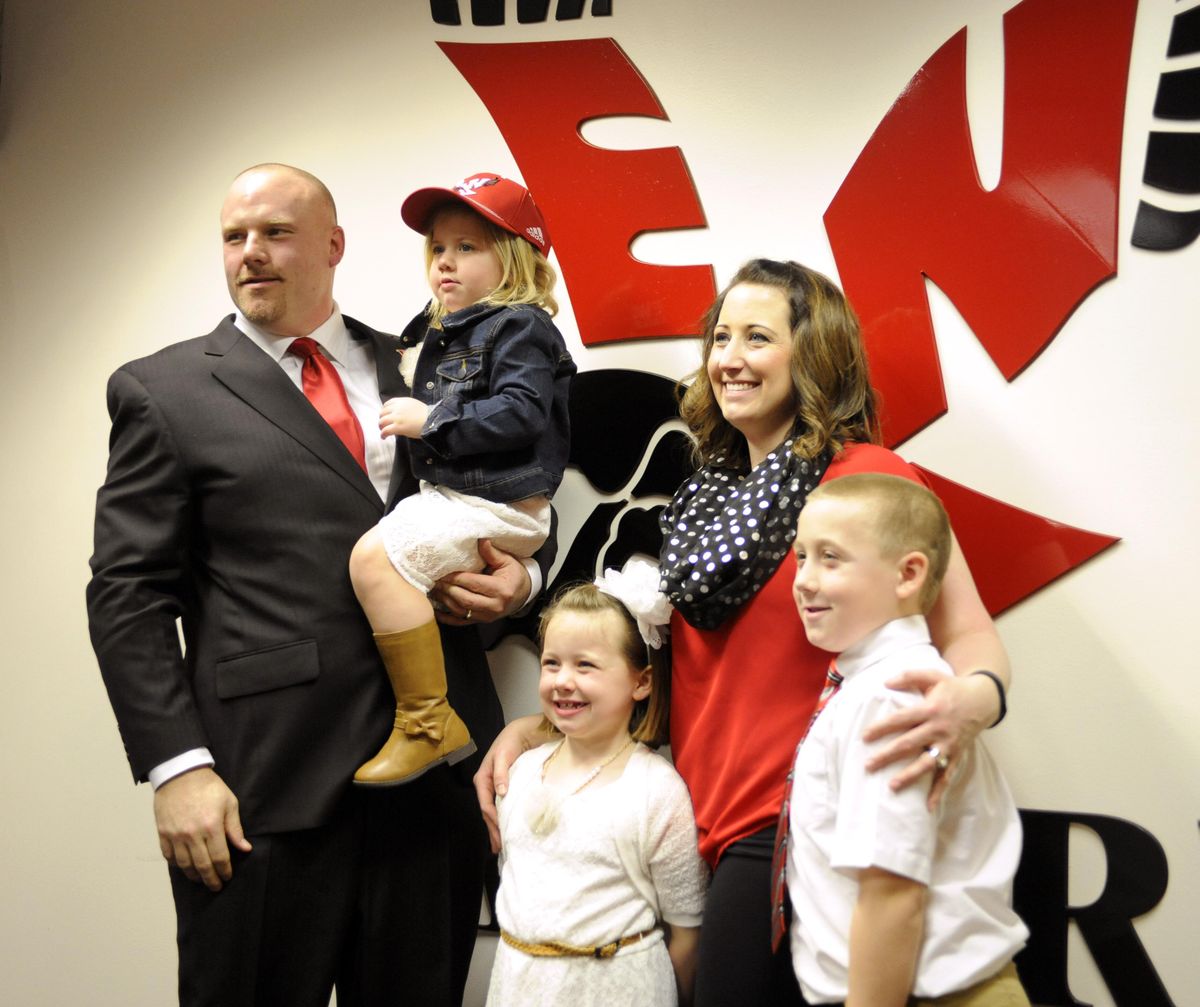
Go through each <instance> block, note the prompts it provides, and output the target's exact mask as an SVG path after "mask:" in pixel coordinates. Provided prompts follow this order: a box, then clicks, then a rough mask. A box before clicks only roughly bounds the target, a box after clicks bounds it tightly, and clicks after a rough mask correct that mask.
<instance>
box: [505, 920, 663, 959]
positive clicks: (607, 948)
mask: <svg viewBox="0 0 1200 1007" xmlns="http://www.w3.org/2000/svg"><path fill="white" fill-rule="evenodd" d="M657 929H658V927H651V928H650V929H649V930H643V931H642V932H641V933H640V934H630V935H629V936H628V937H622V938H621V939H620V940H617V941H613V942H612V943H611V944H598V945H596V946H595V947H582V946H580V945H578V944H567V943H565V942H563V941H547V942H546V943H545V944H530V943H529V942H528V941H523V940H520V939H518V938H516V937H514V936H513V935H512V934H510V933H509V932H508V931H507V930H501V931H500V937H501V939H502V940H503V941H504V943H505V944H507V945H509V946H510V947H514V948H516V949H517V950H518V951H524V952H525V953H526V954H527V955H533V956H534V957H535V958H611V957H612V956H613V955H615V954H616V953H617V952H618V951H620V950H621V948H627V947H629V945H630V944H636V943H637V942H638V941H640V940H642V939H643V938H645V937H649V936H650V935H651V934H652V933H654V932H655V931H656V930H657Z"/></svg>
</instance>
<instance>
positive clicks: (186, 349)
mask: <svg viewBox="0 0 1200 1007" xmlns="http://www.w3.org/2000/svg"><path fill="white" fill-rule="evenodd" d="M221 227H222V236H223V243H224V250H225V272H226V278H227V280H228V283H229V289H230V293H231V295H232V297H233V300H234V302H235V305H236V307H237V309H238V310H237V312H236V313H235V314H234V315H232V316H230V317H228V318H226V319H224V320H223V321H222V322H221V323H220V324H219V325H218V326H217V327H216V328H215V329H214V330H213V331H212V332H210V333H208V335H206V336H201V337H199V338H197V339H191V340H189V341H186V342H182V343H177V344H175V345H173V346H169V347H167V348H166V349H164V350H162V351H160V352H158V353H156V354H154V355H152V356H150V357H147V358H144V359H142V360H137V361H134V362H132V363H130V364H127V365H125V366H124V367H122V368H121V369H120V370H118V371H117V372H116V373H115V374H114V375H113V377H112V379H111V380H110V382H109V387H108V407H109V412H110V415H111V417H112V424H113V425H112V435H111V439H110V449H111V451H110V458H109V466H108V474H107V478H106V480H105V483H104V486H103V487H102V488H101V490H100V492H99V494H98V499H97V506H96V539H95V555H94V556H93V557H92V561H91V563H92V571H93V578H92V581H91V583H90V585H89V587H88V592H87V595H88V612H89V617H90V624H91V633H92V641H93V645H94V647H95V650H96V654H97V657H98V659H99V663H100V668H101V671H102V673H103V676H104V681H105V684H106V686H107V688H108V693H109V697H110V699H111V701H112V705H113V709H114V711H115V713H116V717H117V722H118V725H119V727H120V731H121V736H122V739H123V740H124V743H125V748H126V752H127V754H128V757H129V760H130V763H131V766H132V769H133V775H134V778H135V779H136V780H139V781H141V780H147V779H148V780H150V782H151V783H152V784H153V785H154V786H155V788H156V789H155V795H154V814H155V820H156V823H157V828H158V835H159V842H160V846H161V848H162V852H163V856H164V857H165V858H166V860H167V861H168V863H169V865H170V866H169V870H170V874H171V883H172V889H173V893H174V897H175V904H176V914H177V920H178V942H179V953H180V1001H181V1003H183V1004H187V1005H199V1004H213V1005H220V1007H237V1005H247V1007H248V1005H274V1004H278V1005H287V1007H303V1005H312V1007H326V1005H327V1003H328V1000H329V996H330V991H331V989H332V988H333V986H334V985H335V983H336V986H337V992H338V1003H339V1005H340V1007H354V1005H376V1004H378V1005H384V1004H386V1005H388V1007H397V1005H402V1004H421V1005H436V1004H458V1003H459V1002H460V1000H461V996H462V990H463V986H464V984H465V981H466V973H467V968H468V965H469V962H470V955H471V950H472V947H473V945H474V938H475V928H476V920H477V916H478V911H479V905H480V893H481V886H482V873H483V863H484V857H485V852H486V842H487V841H486V835H485V832H484V828H483V825H482V823H481V821H480V819H479V814H478V809H477V806H476V803H475V797H474V792H473V790H472V788H471V786H470V774H471V773H472V772H473V771H474V768H475V764H476V760H475V759H472V760H469V761H467V762H464V763H462V764H460V765H459V766H456V767H454V768H449V767H446V766H442V767H439V768H437V769H434V770H432V771H431V772H429V773H428V774H426V775H425V776H424V777H422V778H421V779H420V780H417V781H415V782H414V783H412V784H409V785H406V786H402V787H395V788H387V789H382V790H380V789H375V790H363V789H359V788H353V787H351V784H350V781H351V778H352V776H353V774H354V771H355V769H356V768H357V767H358V766H359V765H360V764H361V763H362V762H364V761H365V760H366V759H368V758H370V756H371V755H372V754H373V753H374V752H375V751H376V750H377V749H378V748H379V746H380V744H381V743H382V742H383V740H384V738H385V737H386V736H387V735H388V733H389V730H390V728H391V726H392V716H393V711H394V700H393V698H392V696H391V693H390V690H389V688H388V686H387V681H386V678H385V675H384V672H383V669H382V667H381V665H380V662H379V658H378V655H377V653H376V650H375V647H374V645H373V643H372V638H371V633H370V628H369V626H368V624H367V622H366V620H365V618H364V617H363V616H362V614H361V612H360V611H359V608H358V605H357V604H356V601H355V597H354V593H353V590H352V588H351V585H350V579H349V576H348V573H347V560H348V557H349V555H350V550H351V548H352V547H353V545H354V543H355V542H356V541H357V539H358V537H359V536H360V535H362V534H363V532H365V531H366V530H367V529H368V528H370V527H371V526H373V525H374V524H375V523H376V522H377V521H378V520H379V518H380V516H381V515H382V514H383V513H384V511H385V509H386V508H388V507H390V506H391V505H392V504H393V503H394V502H395V501H396V500H397V499H398V498H399V497H401V496H403V495H405V494H407V493H409V492H412V491H413V490H414V489H415V488H416V484H415V481H414V480H413V478H412V476H411V474H410V473H409V471H408V465H407V456H406V453H405V449H404V446H403V445H402V444H401V445H400V446H399V447H397V445H396V444H395V443H394V441H392V440H387V441H384V440H381V439H380V438H379V435H378V427H377V414H378V410H379V406H380V402H381V399H384V398H389V397H392V396H396V395H404V394H407V390H406V389H405V387H404V385H403V383H402V381H401V379H400V378H399V375H398V371H397V366H396V365H397V363H398V357H397V354H396V345H395V342H394V341H393V340H392V338H391V337H389V336H386V335H384V334H382V333H379V332H376V331H375V330H373V329H371V328H369V327H367V326H366V325H363V324H362V323H360V322H357V321H355V320H354V319H351V318H349V317H346V316H343V315H342V314H341V313H340V311H339V310H338V308H337V305H336V304H335V303H334V300H333V277H334V270H335V268H336V267H337V265H338V263H339V262H340V261H341V258H342V254H343V251H344V248H345V236H344V234H343V232H342V229H341V228H340V227H339V226H338V224H337V217H336V210H335V207H334V203H333V200H332V198H331V197H330V195H329V193H328V190H327V189H326V188H325V186H324V185H322V184H321V182H320V181H319V180H317V179H316V178H314V177H313V176H312V175H309V174H308V173H307V172H303V171H300V170H298V169H295V168H290V167H287V166H283V165H260V166H258V167H256V168H252V169H249V170H247V171H246V172H243V173H242V174H241V175H239V176H238V178H237V179H235V181H234V183H233V186H232V188H231V189H230V192H229V195H228V197H227V198H226V200H225V203H224V206H223V208H222V212H221ZM305 336H311V337H312V338H314V339H315V340H316V342H317V343H318V345H319V346H320V349H321V351H322V353H323V355H324V356H325V357H326V358H327V359H328V360H329V361H331V362H332V364H333V365H334V368H335V369H336V371H337V373H338V375H339V378H340V381H341V383H342V385H343V386H344V388H345V392H346V398H347V401H348V403H349V405H350V406H351V407H352V409H353V411H354V412H355V414H356V416H357V418H358V420H359V425H360V427H361V429H362V433H363V436H364V441H365V445H364V457H363V459H361V460H356V459H355V457H354V455H352V454H351V452H350V451H349V450H347V448H346V446H345V445H344V443H343V441H342V440H340V439H339V437H338V435H337V434H335V433H334V431H333V429H332V428H331V427H330V425H329V424H328V423H327V422H326V420H325V419H323V418H322V416H321V414H320V413H318V412H317V410H316V409H315V408H314V407H313V406H312V405H311V404H310V402H309V400H308V399H307V398H306V397H305V394H304V392H303V391H302V390H301V379H300V370H301V368H302V367H303V363H302V361H301V360H300V358H299V357H296V356H294V354H293V353H291V352H289V348H290V346H291V343H292V340H293V339H295V338H297V337H305ZM364 464H365V467H364ZM551 551H552V549H551ZM485 559H487V560H489V562H490V563H491V571H490V573H489V574H486V575H477V576H473V575H460V576H459V577H457V578H452V583H451V584H448V585H446V586H445V587H444V588H443V590H442V592H441V597H442V600H443V601H445V602H446V603H447V604H448V606H449V608H450V615H449V616H448V617H447V619H448V621H449V622H451V623H457V624H459V625H458V626H448V627H443V646H444V649H445V654H446V670H447V678H448V682H449V693H450V699H451V701H452V702H453V704H454V706H455V708H456V709H457V710H458V711H459V713H460V714H461V715H462V717H463V719H464V720H465V721H466V722H467V724H468V726H469V728H470V731H471V734H472V736H473V737H474V738H475V739H476V740H477V742H478V743H479V745H480V749H481V750H486V748H487V746H488V744H489V743H490V741H491V740H492V738H493V737H494V735H495V733H496V731H497V730H498V728H499V727H500V726H501V724H502V715H501V710H500V705H499V701H498V700H497V697H496V693H495V690H494V688H493V686H492V682H491V678H490V675H489V674H488V669H487V664H486V661H485V659H484V655H483V650H482V647H481V646H480V643H479V639H478V635H477V632H476V630H475V628H474V626H472V625H467V626H465V627H464V626H462V625H461V624H462V623H464V622H465V621H466V620H467V619H468V618H469V619H472V620H474V621H479V620H480V619H484V620H489V619H492V618H496V617H499V616H501V615H503V614H506V613H507V612H509V611H510V610H512V609H513V608H515V607H518V606H519V605H520V604H522V603H523V602H524V601H525V600H526V599H527V597H528V595H529V592H530V588H531V585H530V573H529V571H527V569H526V568H525V567H524V566H523V565H522V564H521V563H520V562H518V561H516V560H514V559H512V558H511V557H508V556H505V555H503V554H499V553H496V552H494V551H492V550H490V549H486V550H485ZM542 559H543V562H545V560H546V557H543V558H542ZM456 615H457V618H455V616H456ZM177 620H179V621H180V622H181V623H182V628H183V637H184V641H185V647H184V648H183V649H182V650H181V647H180V643H179V637H178V631H177Z"/></svg>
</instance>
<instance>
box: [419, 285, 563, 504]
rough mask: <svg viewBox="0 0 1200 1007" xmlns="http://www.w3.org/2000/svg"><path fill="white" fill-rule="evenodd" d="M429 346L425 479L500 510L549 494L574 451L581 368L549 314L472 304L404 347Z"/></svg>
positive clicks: (423, 375) (424, 352)
mask: <svg viewBox="0 0 1200 1007" xmlns="http://www.w3.org/2000/svg"><path fill="white" fill-rule="evenodd" d="M422 337H424V339H425V343H424V345H423V346H422V347H421V355H420V356H419V357H418V358H417V370H416V374H415V376H414V380H413V386H414V387H413V395H414V396H416V397H417V398H419V399H420V400H421V401H422V402H424V403H425V404H426V405H428V406H429V407H430V410H429V418H428V419H427V420H426V421H425V426H424V427H423V428H422V429H421V439H420V440H417V439H415V438H414V439H411V440H409V442H408V449H409V457H410V459H411V464H412V470H413V474H414V475H415V476H416V477H417V478H418V479H424V480H426V481H427V482H431V483H437V484H439V485H443V486H448V487H449V488H450V489H453V490H458V491H459V492H461V493H469V494H471V495H472V496H478V497H483V498H484V499H487V500H494V501H497V502H500V503H509V502H512V501H515V500H523V499H525V498H526V497H531V496H539V495H545V496H550V495H551V494H552V493H553V492H554V491H555V490H556V489H558V484H559V483H560V482H562V476H563V469H564V468H566V465H567V456H568V454H569V452H570V447H571V429H570V421H569V419H568V415H567V395H568V392H569V390H570V384H571V378H572V376H573V375H574V374H575V363H574V361H573V360H572V359H571V354H570V353H569V352H567V346H566V343H564V342H563V338H562V335H561V333H559V331H558V329H557V328H555V326H554V323H553V322H552V321H551V320H550V316H549V315H548V314H547V313H546V312H545V311H543V310H542V309H541V308H536V307H534V306H532V305H528V304H516V305H497V304H482V303H481V304H472V305H471V306H470V307H466V308H462V309H460V310H459V311H455V312H452V313H451V314H449V315H446V316H445V317H444V318H443V319H442V328H441V330H438V329H431V328H428V325H427V322H426V316H425V315H424V313H422V314H420V315H418V316H417V317H416V318H414V319H413V320H412V321H411V322H409V324H408V325H407V326H406V327H405V329H404V332H403V333H402V335H401V337H400V342H401V346H403V347H406V348H407V347H411V346H413V345H415V344H416V343H417V342H419V341H420V340H421V339H422Z"/></svg>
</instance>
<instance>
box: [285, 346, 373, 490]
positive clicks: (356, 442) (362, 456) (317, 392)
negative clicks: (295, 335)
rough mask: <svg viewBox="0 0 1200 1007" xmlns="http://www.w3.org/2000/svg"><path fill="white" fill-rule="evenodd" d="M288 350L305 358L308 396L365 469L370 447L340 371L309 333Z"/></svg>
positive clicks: (302, 377)
mask: <svg viewBox="0 0 1200 1007" xmlns="http://www.w3.org/2000/svg"><path fill="white" fill-rule="evenodd" d="M288 352H289V353H294V354H295V355H296V356H298V357H299V358H300V359H301V360H303V361H304V366H303V367H302V368H301V370H300V380H301V384H302V385H303V387H304V397H305V398H307V399H308V401H309V402H311V403H312V404H313V408H315V409H316V410H317V412H319V413H320V414H321V416H322V417H324V419H325V422H326V423H328V424H329V425H330V426H331V427H333V432H334V433H335V434H337V435H338V437H340V438H341V441H342V443H343V444H345V445H346V450H347V451H349V452H350V454H352V455H353V456H354V460H355V461H356V462H358V464H359V465H361V466H362V469H363V471H364V472H365V471H366V470H367V450H366V444H365V442H364V441H363V432H362V427H361V426H359V424H358V417H357V416H355V415H354V410H353V409H351V408H350V400H349V399H347V398H346V389H345V388H344V387H343V385H342V379H341V378H339V377H338V372H337V370H336V369H335V368H334V366H333V364H332V363H330V361H329V358H328V357H326V356H325V354H324V353H322V352H321V348H320V347H319V346H318V345H317V342H316V340H315V339H311V338H310V337H308V336H302V337H301V338H300V339H293V340H292V344H291V346H289V347H288Z"/></svg>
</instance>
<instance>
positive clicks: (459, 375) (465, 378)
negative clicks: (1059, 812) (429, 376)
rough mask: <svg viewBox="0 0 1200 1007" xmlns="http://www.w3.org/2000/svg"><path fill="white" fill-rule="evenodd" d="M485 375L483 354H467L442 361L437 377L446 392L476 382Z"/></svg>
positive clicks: (439, 364)
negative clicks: (464, 383)
mask: <svg viewBox="0 0 1200 1007" xmlns="http://www.w3.org/2000/svg"><path fill="white" fill-rule="evenodd" d="M482 373H483V354H482V353H465V354H462V355H455V356H452V357H447V358H445V359H443V360H441V361H440V362H439V363H438V365H437V376H438V377H439V378H440V379H441V381H442V383H443V387H444V389H445V391H446V392H451V391H453V390H454V389H453V386H454V385H458V384H461V383H462V382H470V381H474V380H475V379H476V378H478V377H479V376H480V375H481V374H482Z"/></svg>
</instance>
